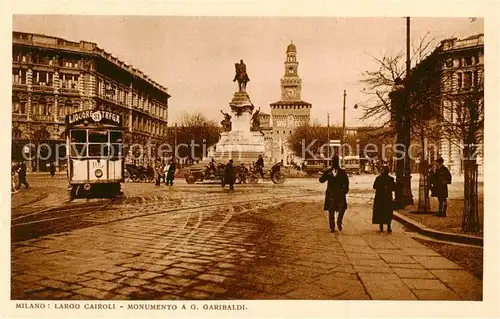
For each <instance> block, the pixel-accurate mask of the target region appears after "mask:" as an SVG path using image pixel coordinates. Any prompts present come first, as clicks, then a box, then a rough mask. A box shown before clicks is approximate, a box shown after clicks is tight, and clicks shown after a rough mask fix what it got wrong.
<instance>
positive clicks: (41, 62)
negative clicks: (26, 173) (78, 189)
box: [12, 32, 170, 170]
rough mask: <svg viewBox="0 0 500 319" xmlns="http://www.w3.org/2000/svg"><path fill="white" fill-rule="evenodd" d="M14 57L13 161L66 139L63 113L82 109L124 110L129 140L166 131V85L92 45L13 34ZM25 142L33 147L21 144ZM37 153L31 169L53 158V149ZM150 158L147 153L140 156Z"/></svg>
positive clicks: (151, 140) (149, 139) (146, 139)
mask: <svg viewBox="0 0 500 319" xmlns="http://www.w3.org/2000/svg"><path fill="white" fill-rule="evenodd" d="M12 57H13V61H12V138H13V141H12V159H13V160H21V159H22V158H23V152H26V153H28V152H31V153H32V154H33V155H35V154H36V153H37V152H36V149H37V148H39V147H38V145H41V144H44V143H46V144H48V145H50V146H54V145H56V144H58V143H60V142H62V141H64V118H65V115H67V114H70V113H73V112H76V111H81V110H86V109H94V108H101V107H102V108H106V109H111V110H113V111H114V112H117V113H119V114H122V115H123V116H124V123H125V126H126V129H127V132H126V142H127V143H140V144H142V145H147V144H156V143H158V142H159V141H161V139H162V136H163V135H164V133H165V132H166V129H167V120H168V99H169V98H170V95H169V94H168V91H167V89H166V88H165V87H163V86H161V85H159V84H158V83H156V82H154V81H153V80H151V79H150V78H149V77H148V76H147V75H145V74H144V73H142V72H141V71H139V70H137V69H135V68H134V67H132V66H130V65H127V64H126V63H124V62H122V61H120V60H118V59H117V58H116V57H113V56H112V55H111V54H109V53H107V52H105V51H104V50H103V49H100V48H99V47H98V46H97V44H95V43H91V42H86V41H80V42H72V41H68V40H64V39H61V38H56V37H52V36H46V35H41V34H32V33H24V32H13V38H12ZM28 143H33V144H34V147H32V149H29V147H28V148H25V147H23V146H24V145H26V144H28ZM41 153H42V154H40V155H41V156H40V158H36V159H35V160H34V161H33V163H32V164H33V165H32V167H33V168H34V169H38V170H45V168H46V167H47V165H48V163H49V162H51V161H54V160H56V158H55V154H54V153H55V152H52V154H51V155H50V156H49V154H47V150H46V149H44V148H43V147H42V148H41ZM60 155H61V154H60ZM42 158H44V159H42ZM149 160H151V158H150V154H146V155H145V156H144V157H143V158H141V159H140V161H141V162H144V161H149ZM61 165H62V163H61Z"/></svg>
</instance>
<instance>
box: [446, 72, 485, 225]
mask: <svg viewBox="0 0 500 319" xmlns="http://www.w3.org/2000/svg"><path fill="white" fill-rule="evenodd" d="M446 72H452V71H450V70H446ZM464 74H465V73H464ZM469 74H470V76H471V78H470V79H468V80H467V81H464V84H466V85H465V86H462V85H461V84H460V85H457V83H461V82H459V81H453V82H452V83H450V84H449V85H448V86H447V87H446V95H445V98H444V100H443V106H442V112H441V114H440V115H441V116H440V120H441V123H442V126H441V132H442V134H443V137H444V138H446V139H447V140H449V141H451V143H452V144H454V145H455V146H457V147H458V149H459V150H460V151H461V154H460V155H461V158H462V161H463V169H464V211H463V215H462V231H464V232H478V231H479V229H480V218H479V211H478V180H477V177H478V165H477V158H478V156H477V154H478V152H481V151H482V145H483V140H484V76H483V66H482V65H479V64H476V65H475V66H474V70H473V71H471V72H470V73H469Z"/></svg>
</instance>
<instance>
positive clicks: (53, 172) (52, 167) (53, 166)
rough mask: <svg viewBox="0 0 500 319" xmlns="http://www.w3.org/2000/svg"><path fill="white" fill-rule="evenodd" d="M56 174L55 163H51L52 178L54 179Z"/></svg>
mask: <svg viewBox="0 0 500 319" xmlns="http://www.w3.org/2000/svg"><path fill="white" fill-rule="evenodd" d="M55 174H56V166H55V165H54V162H50V177H54V175H55Z"/></svg>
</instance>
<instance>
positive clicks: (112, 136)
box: [109, 131, 123, 143]
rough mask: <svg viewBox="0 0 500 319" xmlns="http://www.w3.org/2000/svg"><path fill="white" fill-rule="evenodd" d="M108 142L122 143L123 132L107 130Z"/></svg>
mask: <svg viewBox="0 0 500 319" xmlns="http://www.w3.org/2000/svg"><path fill="white" fill-rule="evenodd" d="M109 142H110V143H123V132H122V131H110V132H109Z"/></svg>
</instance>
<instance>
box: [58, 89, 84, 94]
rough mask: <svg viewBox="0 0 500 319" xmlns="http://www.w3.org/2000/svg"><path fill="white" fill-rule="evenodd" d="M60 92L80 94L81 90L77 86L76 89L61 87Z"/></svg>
mask: <svg viewBox="0 0 500 319" xmlns="http://www.w3.org/2000/svg"><path fill="white" fill-rule="evenodd" d="M59 92H61V93H67V94H80V91H79V90H78V89H77V88H75V89H70V88H60V89H59Z"/></svg>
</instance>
